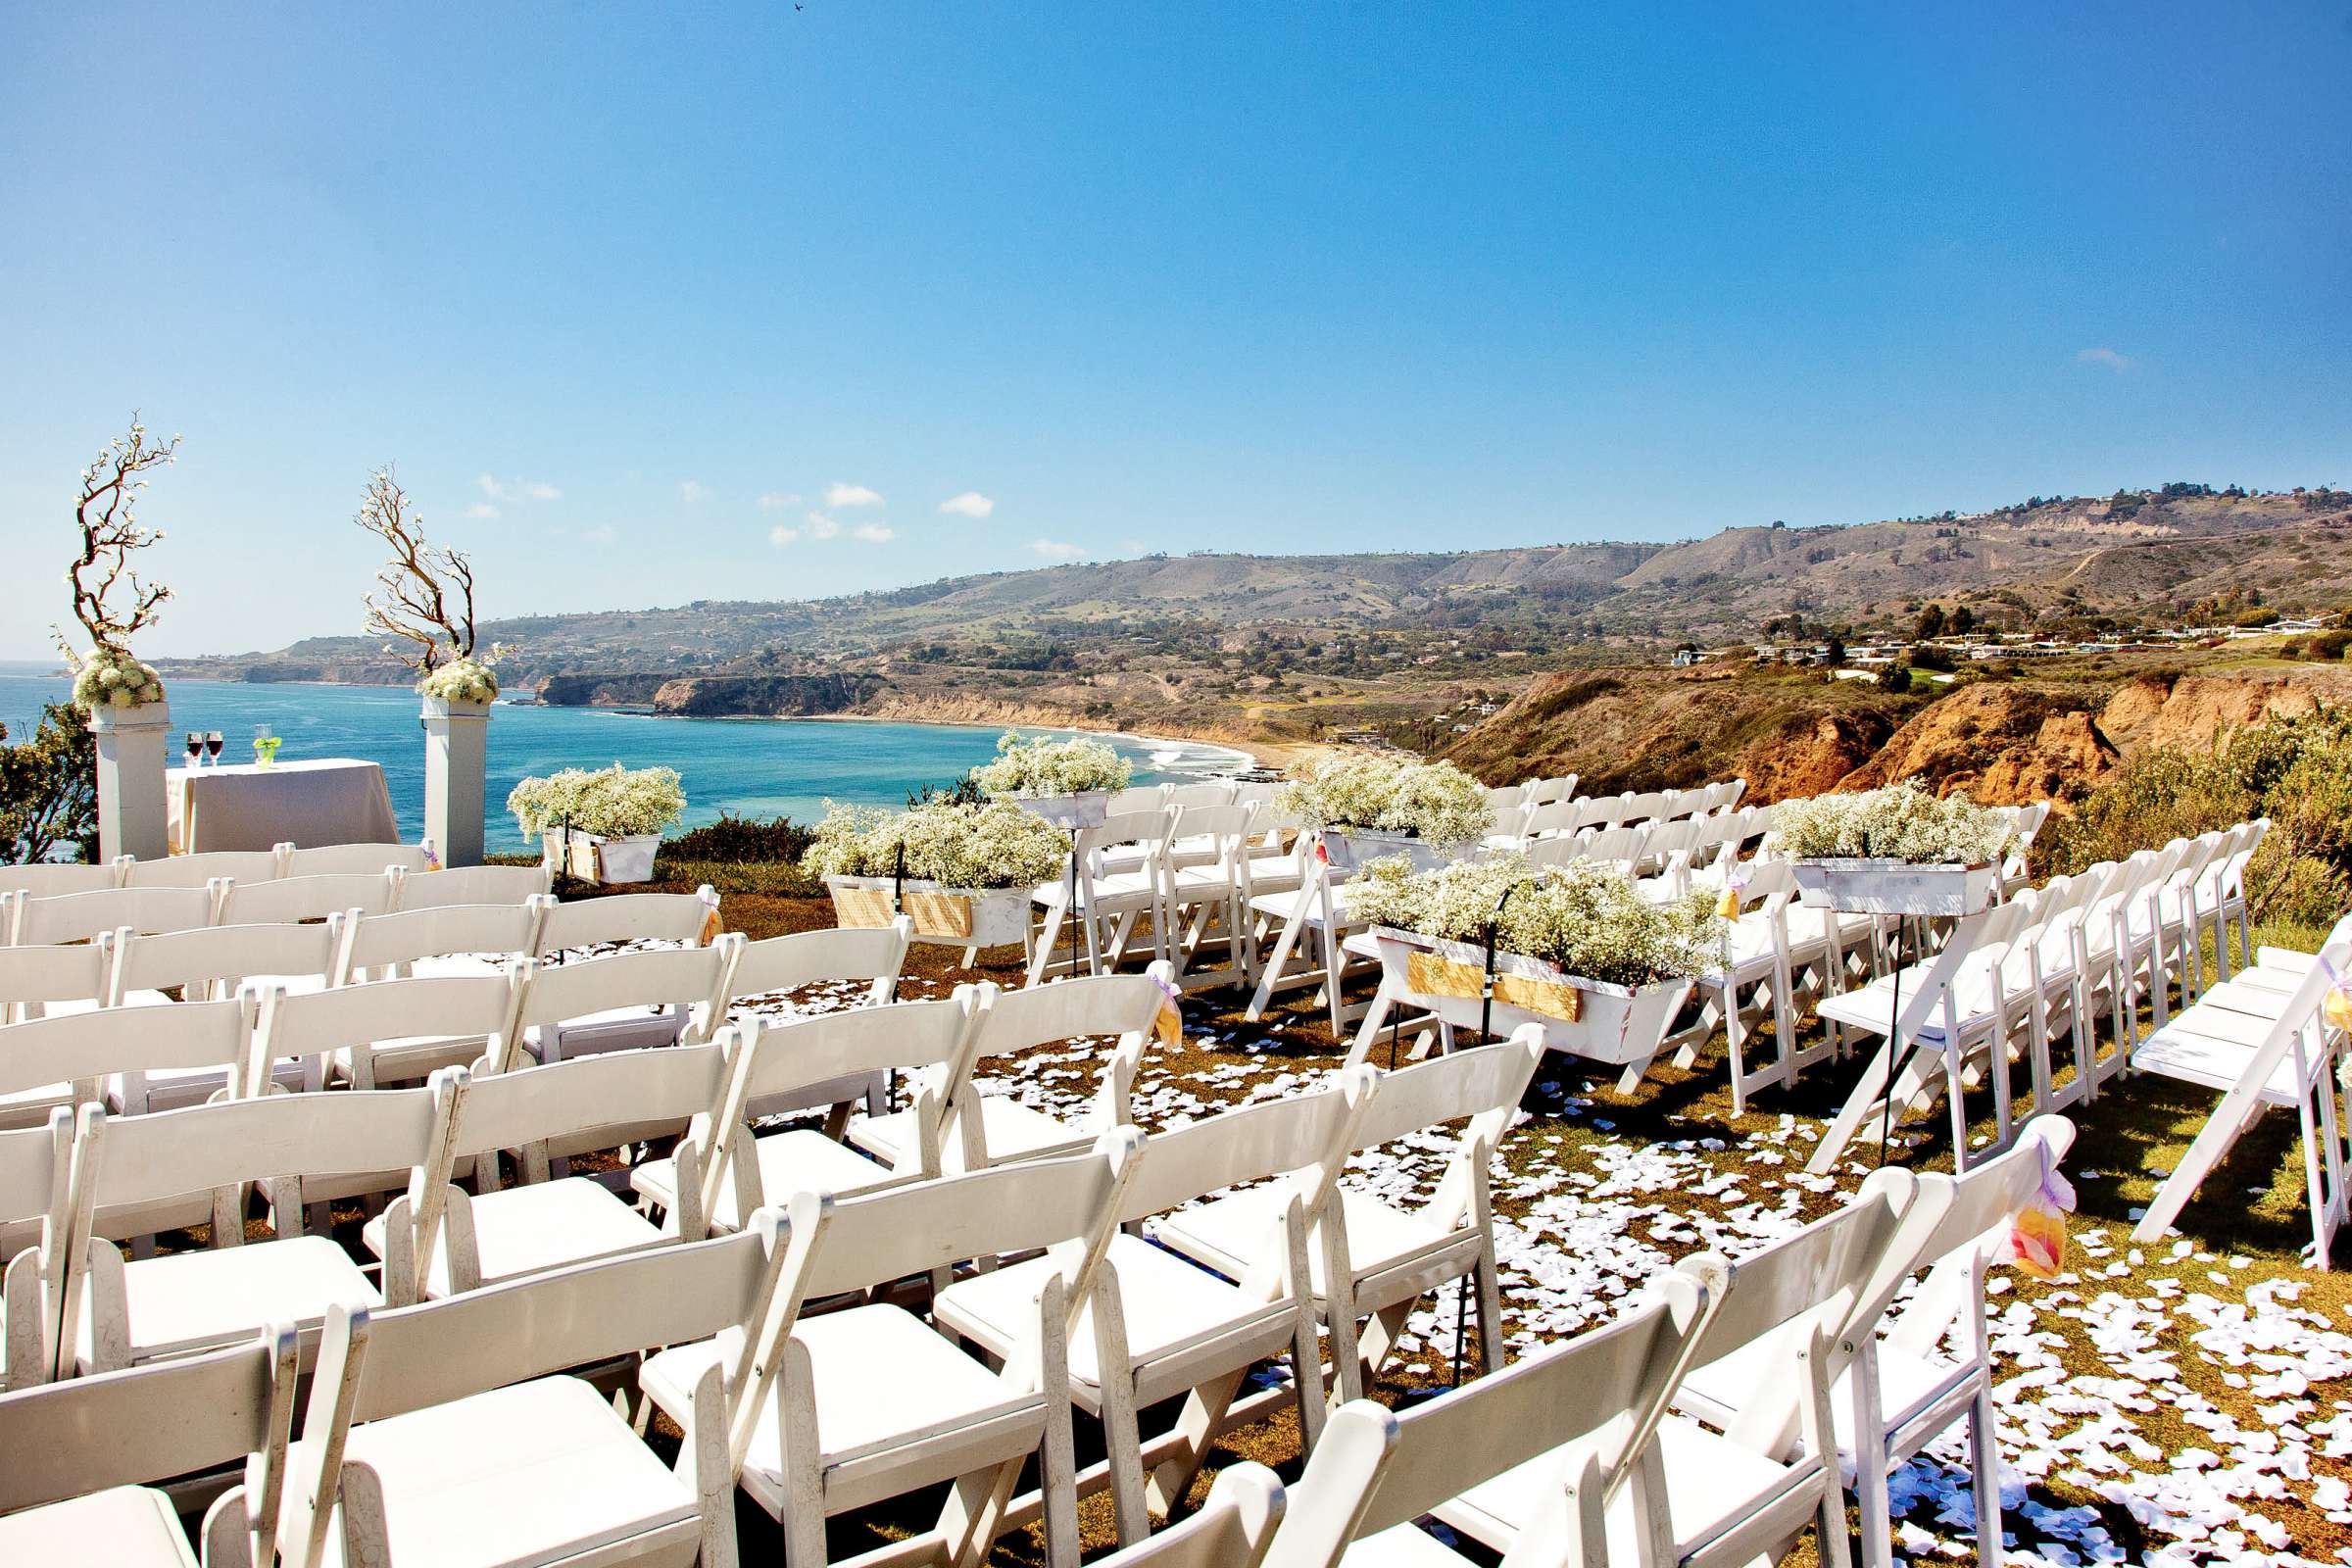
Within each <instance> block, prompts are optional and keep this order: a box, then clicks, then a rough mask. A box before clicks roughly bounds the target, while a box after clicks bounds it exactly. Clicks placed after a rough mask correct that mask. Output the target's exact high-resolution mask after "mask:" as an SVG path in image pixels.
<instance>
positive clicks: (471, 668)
mask: <svg viewBox="0 0 2352 1568" xmlns="http://www.w3.org/2000/svg"><path fill="white" fill-rule="evenodd" d="M513 652H514V649H512V648H510V647H509V646H508V645H507V644H505V643H499V644H497V645H495V646H494V647H492V648H491V650H490V651H489V652H488V653H486V654H474V655H471V656H469V657H467V658H465V659H453V660H451V661H450V662H448V663H446V664H443V665H441V666H440V667H439V668H437V669H431V670H427V671H426V672H425V675H424V678H423V679H422V680H420V681H418V682H417V693H418V694H419V695H420V696H424V697H437V698H439V699H440V700H441V701H443V702H445V703H495V702H497V701H498V662H499V661H500V660H502V659H504V658H506V657H507V655H509V654H511V653H513Z"/></svg>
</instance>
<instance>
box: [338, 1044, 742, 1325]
mask: <svg viewBox="0 0 2352 1568" xmlns="http://www.w3.org/2000/svg"><path fill="white" fill-rule="evenodd" d="M450 1071H451V1074H452V1076H453V1077H454V1078H455V1079H456V1080H457V1083H456V1089H455V1092H454V1093H452V1094H450V1095H449V1096H447V1097H446V1099H445V1100H444V1102H443V1103H442V1111H443V1117H444V1120H443V1124H442V1126H441V1127H439V1128H438V1129H437V1130H436V1133H435V1137H434V1141H433V1144H432V1146H431V1147H430V1149H429V1151H428V1157H427V1159H426V1160H425V1161H424V1162H422V1163H420V1164H419V1165H418V1166H417V1169H416V1170H415V1171H413V1172H412V1173H411V1176H410V1180H409V1190H408V1192H407V1193H405V1194H404V1195H403V1196H401V1197H400V1198H398V1199H395V1200H394V1201H392V1203H391V1205H390V1206H389V1207H388V1208H387V1209H385V1211H384V1212H383V1214H381V1215H380V1216H378V1217H377V1218H376V1219H373V1220H370V1221H369V1222H368V1225H367V1226H366V1227H365V1228H364V1230H363V1232H362V1237H363V1240H365V1241H366V1243H367V1245H368V1250H370V1251H372V1252H374V1253H375V1254H376V1256H378V1257H380V1258H382V1259H383V1260H384V1299H386V1300H388V1301H390V1302H391V1303H392V1304H393V1305H395V1306H406V1305H408V1304H409V1303H410V1302H412V1301H416V1300H418V1299H424V1298H428V1297H442V1296H456V1295H459V1294H461V1293H463V1292H466V1291H471V1290H478V1289H480V1288H481V1287H482V1286H484V1285H494V1284H497V1283H498V1282H499V1281H501V1280H508V1279H515V1278H519V1277H520V1276H522V1275H525V1274H535V1273H542V1272H545V1271H546V1270H549V1269H554V1268H564V1267H566V1266H568V1265H570V1264H573V1263H584V1262H588V1261H590V1260H592V1259H595V1258H599V1257H611V1256H614V1255H616V1254H618V1253H621V1252H633V1251H638V1250H642V1249H645V1248H648V1247H659V1246H661V1245H662V1244H663V1243H664V1242H667V1241H675V1240H676V1239H677V1235H676V1233H673V1234H672V1235H669V1236H664V1235H663V1234H662V1231H661V1229H660V1228H659V1227H657V1226H656V1225H655V1224H654V1223H653V1221H651V1220H649V1219H648V1218H646V1217H645V1215H643V1214H641V1213H639V1212H638V1211H637V1210H636V1209H635V1208H633V1207H631V1206H630V1205H629V1204H628V1203H627V1202H626V1201H623V1200H622V1199H620V1198H618V1197H616V1196H615V1195H614V1193H613V1189H612V1187H611V1186H609V1185H607V1184H606V1183H605V1182H603V1181H599V1180H597V1179H596V1178H594V1177H589V1176H566V1177H562V1178H557V1179H552V1180H551V1179H548V1177H547V1167H548V1160H549V1153H548V1151H551V1150H552V1151H553V1152H554V1154H555V1157H559V1158H560V1157H563V1155H564V1154H566V1153H576V1152H582V1151H584V1150H586V1149H591V1148H608V1149H609V1148H614V1147H617V1146H619V1145H621V1144H623V1143H631V1142H635V1141H636V1136H637V1134H638V1132H639V1130H640V1129H642V1128H644V1127H646V1126H647V1125H649V1124H651V1125H655V1126H664V1127H667V1126H681V1125H684V1124H685V1123H687V1122H688V1121H690V1120H691V1119H692V1118H693V1117H694V1116H695V1115H697V1114H698V1113H701V1112H703V1111H704V1110H705V1109H706V1107H708V1106H709V1105H710V1103H711V1097H712V1096H713V1095H715V1094H716V1093H717V1092H718V1089H719V1084H720V1074H721V1071H722V1062H721V1058H720V1055H719V1053H718V1050H717V1048H716V1047H713V1046H697V1047H691V1048H688V1049H686V1050H671V1051H624V1052H613V1053H610V1054H605V1055H599V1056H583V1057H581V1058H580V1059H579V1060H577V1061H564V1062H558V1063H556V1064H554V1065H552V1066H547V1067H530V1068H525V1069H524V1070H522V1071H520V1072H509V1073H492V1074H487V1075H485V1076H482V1077H478V1078H477V1077H474V1076H472V1075H471V1074H468V1073H466V1070H465V1069H464V1068H462V1067H461V1068H452V1069H450ZM506 1150H515V1151H521V1152H524V1154H523V1158H522V1161H521V1164H522V1169H523V1174H524V1176H525V1180H524V1181H523V1182H521V1183H519V1184H517V1185H515V1186H511V1187H507V1186H501V1185H500V1183H499V1180H498V1155H499V1153H500V1152H502V1151H506ZM461 1166H469V1167H470V1168H471V1169H472V1171H473V1173H474V1179H475V1185H476V1187H477V1188H478V1189H479V1191H477V1192H475V1193H472V1194H468V1193H466V1191H464V1190H463V1189H462V1188H459V1187H458V1186H456V1185H455V1184H454V1181H453V1177H455V1176H456V1174H457V1173H458V1171H459V1169H460V1167H461ZM692 1174H693V1175H694V1176H695V1177H696V1178H698V1180H697V1181H696V1184H695V1185H696V1187H697V1190H698V1192H699V1189H700V1185H701V1184H700V1182H699V1177H700V1174H701V1172H700V1169H699V1167H696V1168H692ZM746 1212H747V1213H748V1212H749V1211H748V1210H747V1211H746ZM685 1234H687V1235H689V1236H690V1237H692V1238H693V1239H696V1240H699V1239H700V1238H701V1236H702V1235H703V1231H702V1230H701V1229H700V1228H697V1229H695V1230H693V1231H691V1232H686V1233H685Z"/></svg>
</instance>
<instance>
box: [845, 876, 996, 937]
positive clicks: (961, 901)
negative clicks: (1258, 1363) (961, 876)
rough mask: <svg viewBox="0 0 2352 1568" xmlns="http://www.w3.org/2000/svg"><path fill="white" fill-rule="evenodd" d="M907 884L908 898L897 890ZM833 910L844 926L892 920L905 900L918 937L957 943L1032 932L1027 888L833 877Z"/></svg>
mask: <svg viewBox="0 0 2352 1568" xmlns="http://www.w3.org/2000/svg"><path fill="white" fill-rule="evenodd" d="M902 888H904V890H905V897H904V900H903V901H902V900H900V899H899V897H898V895H899V892H900V890H901V889H902ZM825 889H826V891H827V892H829V893H831V894H832V895H833V913H834V917H835V918H836V919H838V920H839V921H840V922H841V923H842V924H843V925H844V926H849V927H872V926H883V925H888V924H890V922H891V920H892V919H893V918H894V917H895V916H896V915H897V913H898V912H899V907H898V906H901V905H902V904H903V907H904V909H905V912H906V914H907V918H908V919H909V920H911V921H912V922H913V923H914V940H915V941H917V942H936V943H940V944H942V945H944V946H947V947H953V948H996V947H1004V946H1006V945H1008V944H1012V943H1017V942H1020V941H1022V940H1023V939H1024V938H1026V937H1027V935H1028V933H1029V893H1030V890H1029V889H1027V888H950V887H942V886H941V885H940V884H939V883H937V882H930V881H926V880H924V879H922V878H920V877H911V876H910V877H908V878H907V880H906V881H905V882H904V883H901V882H899V881H898V880H897V879H896V878H893V877H887V876H829V877H827V878H825Z"/></svg>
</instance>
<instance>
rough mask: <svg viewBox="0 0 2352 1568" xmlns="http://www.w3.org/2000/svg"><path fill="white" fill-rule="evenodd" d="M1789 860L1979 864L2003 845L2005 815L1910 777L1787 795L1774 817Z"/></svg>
mask: <svg viewBox="0 0 2352 1568" xmlns="http://www.w3.org/2000/svg"><path fill="white" fill-rule="evenodd" d="M1774 827H1775V828H1776V830H1777V831H1778V832H1779V834H1780V840H1781V850H1782V852H1783V853H1784V854H1786V855H1787V856H1788V857H1789V858H1790V859H1792V860H1836V859H1857V860H1902V861H1905V862H1907V863H1909V864H1912V865H1983V864H1985V862H1987V861H1990V860H1994V859H1997V858H2000V856H2001V854H2002V852H2003V851H2005V850H2006V849H2007V848H2008V846H2009V839H2010V826H2009V821H2008V819H2007V818H2006V817H2005V816H2003V815H2002V814H2001V813H1999V812H1997V811H1991V810H1987V809H1985V808H1984V807H1982V806H1977V805H1975V804H1973V803H1971V802H1970V800H1969V798H1968V797H1967V796H1966V795H1948V796H1945V797H1943V798H1941V799H1938V798H1936V796H1934V795H1931V794H1929V793H1928V792H1927V791H1926V790H1924V789H1921V788H1920V787H1919V785H1918V784H1917V783H1915V782H1912V781H1910V780H1905V781H1904V782H1902V783H1900V784H1893V785H1889V786H1887V788H1886V789H1879V790H1864V791H1862V792H1861V793H1859V794H1854V795H1819V796H1815V797H1814V798H1813V799H1812V800H1809V801H1790V802H1789V803H1787V804H1786V805H1784V806H1783V807H1781V809H1780V812H1779V814H1778V816H1777V817H1776V818H1775V819H1774Z"/></svg>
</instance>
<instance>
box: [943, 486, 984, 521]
mask: <svg viewBox="0 0 2352 1568" xmlns="http://www.w3.org/2000/svg"><path fill="white" fill-rule="evenodd" d="M939 510H940V511H941V512H943V513H948V514H950V515H955V516H958V517H973V518H978V517H985V516H987V515H989V514H990V513H992V512H994V511H996V510H997V504H996V503H995V502H994V501H991V500H989V499H988V497H986V496H984V495H982V494H981V493H980V492H979V491H977V490H966V491H965V492H964V493H963V494H961V495H959V496H950V497H948V499H947V500H945V501H942V502H941V503H940V504H939Z"/></svg>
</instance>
